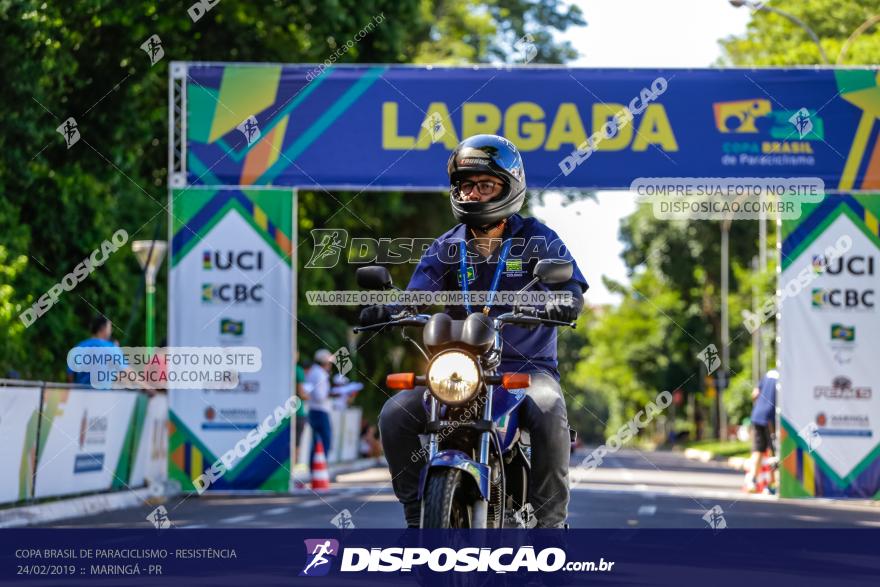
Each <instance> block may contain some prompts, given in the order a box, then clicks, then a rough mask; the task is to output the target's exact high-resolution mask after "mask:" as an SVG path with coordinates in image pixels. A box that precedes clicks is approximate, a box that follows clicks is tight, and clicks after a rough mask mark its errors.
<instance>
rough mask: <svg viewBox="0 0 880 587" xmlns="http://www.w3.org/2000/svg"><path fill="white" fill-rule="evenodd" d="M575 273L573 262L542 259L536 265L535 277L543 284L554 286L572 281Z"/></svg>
mask: <svg viewBox="0 0 880 587" xmlns="http://www.w3.org/2000/svg"><path fill="white" fill-rule="evenodd" d="M573 272H574V265H572V263H571V261H566V260H565V259H541V260H540V261H538V262H537V263H535V270H534V271H533V273H532V274H533V275H534V276H535V277H536V278H537V279H538V281H540V282H541V283H544V284H547V285H552V284H555V283H565V282H566V281H568V280H569V279H571V274H572V273H573Z"/></svg>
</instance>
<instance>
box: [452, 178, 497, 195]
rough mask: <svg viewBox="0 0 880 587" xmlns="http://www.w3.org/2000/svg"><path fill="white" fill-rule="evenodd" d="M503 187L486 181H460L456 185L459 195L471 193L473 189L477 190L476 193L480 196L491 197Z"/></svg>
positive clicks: (495, 182) (494, 182)
mask: <svg viewBox="0 0 880 587" xmlns="http://www.w3.org/2000/svg"><path fill="white" fill-rule="evenodd" d="M503 186H504V184H503V183H499V182H497V181H490V180H488V179H487V180H483V181H461V182H459V183H458V191H459V193H460V194H461V195H466V194H469V193H471V191H473V189H474V188H477V193H478V194H480V195H481V196H491V195H492V194H494V193H495V192H496V191H498V190H499V189H500V188H501V187H503Z"/></svg>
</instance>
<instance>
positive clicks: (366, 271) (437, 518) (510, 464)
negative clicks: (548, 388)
mask: <svg viewBox="0 0 880 587" xmlns="http://www.w3.org/2000/svg"><path fill="white" fill-rule="evenodd" d="M571 275H572V265H571V263H570V262H567V261H562V260H549V259H545V260H542V261H539V262H538V263H536V265H535V268H534V271H533V278H532V280H531V281H530V282H529V283H528V284H527V285H526V286H525V287H524V288H523V289H522V290H521V291H526V290H528V289H530V288H531V287H532V286H533V285H535V284H536V283H542V284H545V285H552V284H558V283H564V282H566V281H568V280H569V279H571ZM357 282H358V285H359V286H360V287H362V288H364V289H376V290H378V289H389V288H393V287H394V286H393V285H392V283H391V276H390V274H389V273H388V270H387V269H385V268H384V267H380V266H370V267H362V268H360V269H358V271H357ZM511 324H514V325H517V326H522V327H527V328H528V327H535V326H538V325H542V324H544V325H552V326H570V327H574V325H575V323H574V322H560V321H557V320H550V319H548V318H547V317H546V314H545V313H544V311H543V310H538V309H536V308H533V307H519V306H514V307H513V311H512V312H508V313H505V314H501V315H499V316H495V317H489V316H487V315H485V314H483V313H479V312H474V313H472V314H470V315H468V316H467V317H466V318H465V319H463V320H454V319H452V318H451V317H450V316H449V315H448V314H445V313H438V314H433V315H429V314H418V313H416V311H415V309H412V308H411V309H406V310H403V311H401V312H400V313H398V314H395V315H394V316H393V317H392V319H391V320H390V321H388V322H383V323H380V324H374V325H371V326H364V327H357V328H355V329H354V330H355V332H362V331H375V330H380V329H386V328H391V327H399V328H405V327H419V328H422V345H419V344H418V343H417V342H416V341H415V340H414V339H412V338H411V337H409V336H408V335H407V333H406V330H402V332H403V337H404V339H406V340H408V341H410V342H412V343H413V344H414V345H415V346H416V347H417V348H418V349H419V351H420V352H421V353H422V355H423V356H424V357H425V359H426V360H427V362H428V366H427V369H426V372H425V374H424V375H416V374H415V373H392V374H390V375H388V377H387V379H386V385H387V387H389V388H390V389H394V390H424V391H423V393H424V396H423V397H424V399H423V403H424V406H425V410H426V412H427V413H428V415H429V418H428V423H427V426H426V429H425V435H427V445H426V446H425V447H424V448H425V451H426V453H427V464H426V465H425V467H424V468H423V469H422V472H421V477H420V483H419V497H420V499H421V503H422V515H421V527H422V528H511V527H514V528H515V527H520V528H528V527H532V526H534V514H533V509H532V507H531V505H530V504H529V502H528V498H529V496H528V488H529V475H530V469H531V448H530V446H529V438H528V432H527V431H525V430H520V428H519V426H518V410H517V408H518V407H519V405H520V403H521V402H522V401H523V399H524V397H525V389H526V388H527V387H529V385H530V383H531V378H530V376H529V374H528V373H502V372H501V371H500V369H499V366H500V363H501V350H502V339H501V330H502V329H503V328H504V327H505V326H507V325H511Z"/></svg>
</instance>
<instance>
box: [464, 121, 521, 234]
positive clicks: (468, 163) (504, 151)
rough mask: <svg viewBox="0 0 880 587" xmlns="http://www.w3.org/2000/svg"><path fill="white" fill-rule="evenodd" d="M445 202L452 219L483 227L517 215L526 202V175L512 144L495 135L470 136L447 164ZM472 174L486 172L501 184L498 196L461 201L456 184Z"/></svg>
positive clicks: (517, 152)
mask: <svg viewBox="0 0 880 587" xmlns="http://www.w3.org/2000/svg"><path fill="white" fill-rule="evenodd" d="M447 169H448V172H449V184H450V190H449V201H450V203H451V204H452V214H453V215H454V216H455V218H456V220H458V221H459V222H463V223H464V224H466V225H468V226H476V227H486V226H491V225H493V224H497V223H498V222H500V221H501V220H504V219H505V218H507V217H509V216H512V215H514V214H516V213H517V212H519V210H520V208H522V205H523V202H524V201H525V199H526V172H525V169H524V168H523V161H522V157H521V156H520V154H519V151H518V150H517V148H516V147H515V146H514V144H513V143H511V142H510V141H508V140H507V139H505V138H504V137H499V136H498V135H474V136H472V137H470V138H467V139H465V140H463V141H462V142H461V143H460V144H459V145H458V146H457V147H456V148H455V150H454V151H453V152H452V155H451V156H450V157H449V163H448V165H447ZM473 173H488V174H490V175H494V176H496V177H497V178H498V179H500V180H502V181H503V182H504V188H503V189H502V191H501V193H500V194H499V195H498V196H496V197H495V198H492V199H491V200H489V201H488V202H463V201H461V200H460V199H459V193H458V192H459V190H458V182H460V181H461V180H462V179H464V178H465V177H466V176H467V175H470V174H473Z"/></svg>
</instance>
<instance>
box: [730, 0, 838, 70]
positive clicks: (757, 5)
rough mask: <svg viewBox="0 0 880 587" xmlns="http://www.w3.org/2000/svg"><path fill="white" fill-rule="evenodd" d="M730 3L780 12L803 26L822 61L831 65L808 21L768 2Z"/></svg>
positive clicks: (748, 0) (735, 0)
mask: <svg viewBox="0 0 880 587" xmlns="http://www.w3.org/2000/svg"><path fill="white" fill-rule="evenodd" d="M729 2H730V5H731V6H733V7H735V8H739V7H741V6H748V7H749V8H751V9H752V10H754V11H758V10H766V11H767V12H772V13H773V14H778V15H779V16H781V17H782V18H785V19H787V20H789V21H791V22H793V23H794V24H795V25H796V26H799V27H800V28H802V29H803V30H804V31H805V32H806V33H807V34H808V35H810V38H811V39H813V42H814V43H816V47H818V48H819V56H820V57H821V58H822V63H824V64H825V65H831V62H830V61H828V55H826V54H825V49H823V48H822V43H820V42H819V37H818V35H816V32H815V31H814V30H813V29H811V28H810V27H809V26H807V23H805V22H804V21H802V20H801V19H799V18H798V17H796V16H795V15H793V14H789V13H788V12H785V11H784V10H779V9H778V8H774V7H773V6H768V5H767V3H766V2H752V1H750V0H729Z"/></svg>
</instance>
